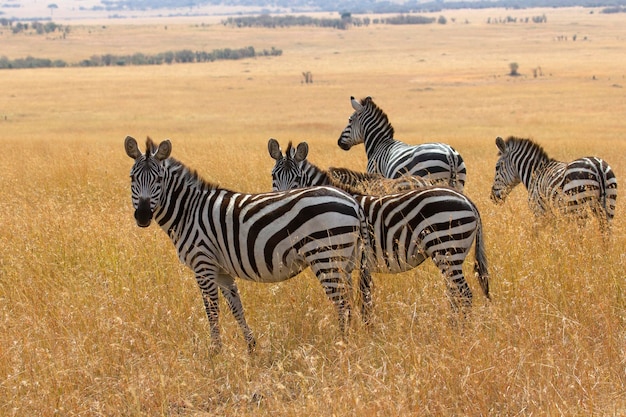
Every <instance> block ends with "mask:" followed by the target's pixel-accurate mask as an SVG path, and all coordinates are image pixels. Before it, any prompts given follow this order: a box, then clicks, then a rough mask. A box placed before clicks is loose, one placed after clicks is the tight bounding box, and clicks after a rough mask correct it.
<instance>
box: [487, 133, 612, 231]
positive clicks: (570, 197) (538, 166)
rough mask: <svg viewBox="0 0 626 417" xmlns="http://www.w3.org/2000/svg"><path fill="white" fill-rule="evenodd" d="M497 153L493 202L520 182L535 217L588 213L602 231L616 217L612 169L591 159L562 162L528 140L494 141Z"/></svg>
mask: <svg viewBox="0 0 626 417" xmlns="http://www.w3.org/2000/svg"><path fill="white" fill-rule="evenodd" d="M496 146H497V147H498V150H499V158H498V162H496V174H495V178H494V181H493V187H492V189H491V198H492V200H493V201H494V202H497V203H499V202H503V201H504V200H505V199H506V197H507V195H508V194H509V192H510V191H511V190H512V189H513V188H514V187H515V186H516V185H517V184H519V183H520V182H521V183H523V184H524V186H525V187H526V189H527V190H528V202H529V204H530V207H531V210H532V211H533V212H534V213H535V214H537V215H543V214H546V213H552V214H557V213H562V214H576V215H579V216H584V215H585V214H586V213H585V212H586V211H588V210H591V211H592V212H593V213H594V214H595V215H596V216H597V218H598V220H599V221H600V227H601V228H602V229H605V228H608V226H609V225H610V222H611V220H613V217H614V216H615V203H616V199H617V179H616V178H615V174H614V173H613V170H612V169H611V167H610V166H609V165H608V164H607V163H606V162H605V161H604V160H602V159H600V158H598V157H595V156H592V157H585V158H579V159H576V160H574V161H571V162H561V161H557V160H554V159H552V158H550V157H549V156H548V154H547V153H546V152H545V151H544V150H543V148H542V147H541V146H539V145H538V144H536V143H535V142H533V141H532V140H530V139H522V138H516V137H513V136H511V137H509V138H508V139H507V140H506V141H505V140H503V139H502V138H500V137H498V138H496Z"/></svg>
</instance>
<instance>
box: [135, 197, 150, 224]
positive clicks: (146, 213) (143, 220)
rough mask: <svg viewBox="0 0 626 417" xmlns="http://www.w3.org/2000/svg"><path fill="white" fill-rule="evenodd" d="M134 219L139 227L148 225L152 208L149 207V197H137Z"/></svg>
mask: <svg viewBox="0 0 626 417" xmlns="http://www.w3.org/2000/svg"><path fill="white" fill-rule="evenodd" d="M135 220H136V221H137V226H139V227H148V226H150V221H152V210H151V209H150V199H149V198H141V199H139V204H137V208H136V209H135Z"/></svg>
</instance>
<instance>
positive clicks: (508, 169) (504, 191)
mask: <svg viewBox="0 0 626 417" xmlns="http://www.w3.org/2000/svg"><path fill="white" fill-rule="evenodd" d="M496 146H497V147H498V150H499V152H498V162H496V175H495V178H494V180H493V186H492V187H491V200H492V201H493V202H494V203H502V202H504V200H505V199H506V197H507V196H508V195H509V193H510V192H511V190H512V189H513V187H515V186H516V185H517V184H519V183H520V182H521V180H520V177H519V175H518V173H517V170H516V169H515V166H514V164H513V160H512V157H511V152H509V149H508V148H507V144H506V143H505V142H504V140H503V139H502V138H501V137H497V138H496Z"/></svg>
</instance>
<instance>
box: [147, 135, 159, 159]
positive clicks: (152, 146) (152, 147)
mask: <svg viewBox="0 0 626 417" xmlns="http://www.w3.org/2000/svg"><path fill="white" fill-rule="evenodd" d="M156 149H157V146H156V144H155V143H154V142H153V141H152V138H150V136H148V137H147V138H146V158H147V157H149V156H150V155H152V154H153V153H154V152H155V151H156Z"/></svg>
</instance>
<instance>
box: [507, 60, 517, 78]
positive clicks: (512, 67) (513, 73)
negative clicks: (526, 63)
mask: <svg viewBox="0 0 626 417" xmlns="http://www.w3.org/2000/svg"><path fill="white" fill-rule="evenodd" d="M518 69H519V65H518V64H517V62H511V63H510V64H509V70H510V72H509V75H510V76H512V77H516V76H518V75H519V72H517V70H518Z"/></svg>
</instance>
